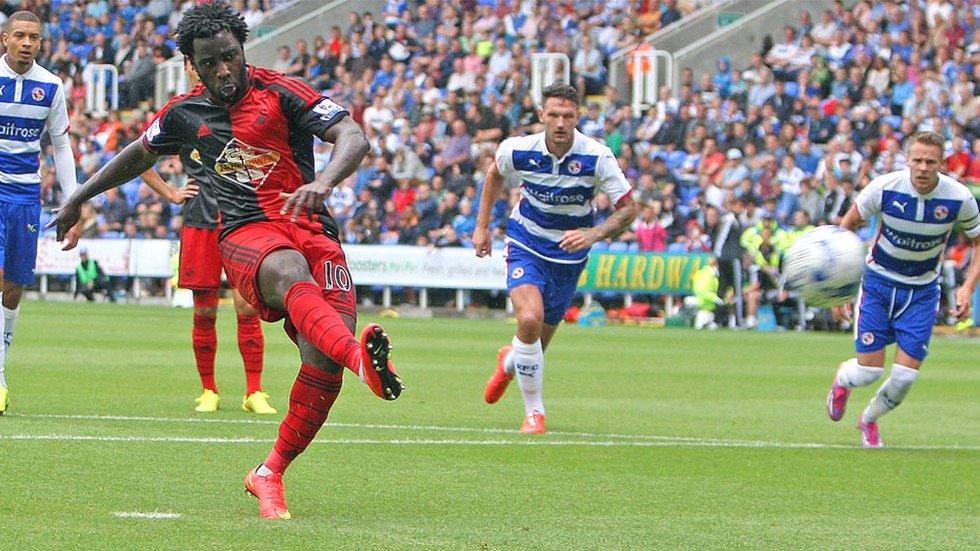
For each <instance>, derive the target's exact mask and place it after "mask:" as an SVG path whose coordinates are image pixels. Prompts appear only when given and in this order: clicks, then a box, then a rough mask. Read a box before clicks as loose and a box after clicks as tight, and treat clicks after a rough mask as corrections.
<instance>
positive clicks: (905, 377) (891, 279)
mask: <svg viewBox="0 0 980 551" xmlns="http://www.w3.org/2000/svg"><path fill="white" fill-rule="evenodd" d="M907 146H908V167H909V168H908V169H906V170H900V171H897V172H891V173H889V174H884V175H882V176H879V177H877V178H875V179H874V180H872V181H871V183H869V184H868V186H867V187H866V188H865V189H864V190H863V191H861V194H860V195H859V196H858V198H857V201H855V204H854V205H853V206H851V208H850V210H849V211H848V212H847V214H846V215H845V216H844V219H843V220H842V221H841V227H843V228H845V229H847V230H851V231H854V230H855V229H857V227H858V226H859V225H860V223H861V222H862V221H863V220H867V219H869V218H870V217H872V216H875V215H877V216H878V217H879V219H880V220H879V222H878V232H877V235H876V236H875V239H874V244H873V245H872V246H871V250H870V251H869V253H868V260H867V262H868V266H867V269H866V270H865V272H864V280H863V281H862V282H861V290H860V292H859V293H858V298H857V304H856V306H855V311H854V318H855V320H854V345H855V347H856V348H857V357H856V358H851V359H849V360H847V361H845V362H843V363H842V364H840V366H839V367H838V370H837V375H836V376H835V377H834V382H833V384H832V385H831V388H830V392H829V394H828V396H827V412H828V414H829V415H830V418H831V420H833V421H839V420H840V419H841V417H843V415H844V409H845V408H846V407H847V399H848V397H849V396H850V393H851V389H852V388H854V387H858V386H865V385H870V384H871V383H873V382H875V381H876V380H878V378H879V377H881V376H882V374H884V371H885V370H884V365H885V347H886V346H888V345H889V344H891V343H895V342H897V343H898V347H897V350H896V351H895V361H894V363H893V364H892V370H891V376H889V377H888V379H886V380H885V382H884V384H882V385H881V388H879V389H878V392H877V394H875V396H874V397H873V398H872V399H871V403H870V404H868V407H866V408H865V409H864V411H863V412H862V413H861V416H860V418H859V419H858V429H860V431H861V441H862V443H863V444H864V446H865V447H869V448H879V447H881V446H882V442H881V436H880V435H879V433H878V418H879V417H881V416H882V415H884V414H886V413H888V412H889V411H891V410H893V409H895V408H896V407H897V406H898V405H899V404H901V403H902V400H903V399H904V398H905V396H906V394H908V392H909V389H910V388H912V384H913V383H914V382H915V380H916V378H917V377H918V376H919V368H921V367H922V362H923V360H925V358H926V353H927V352H928V346H929V339H930V337H931V336H932V327H933V325H935V324H936V314H937V312H938V311H939V294H940V293H939V270H940V268H941V266H942V260H943V253H944V252H945V249H946V244H947V242H948V241H949V235H950V232H951V231H953V226H954V224H956V223H957V222H959V223H960V224H961V229H962V230H963V231H964V232H966V235H967V236H969V237H970V239H972V240H973V260H972V261H971V262H970V266H969V268H968V269H967V274H966V280H965V281H964V282H963V285H962V286H961V287H960V288H959V289H958V290H957V291H956V304H953V305H951V307H950V313H951V314H953V315H954V316H956V317H958V318H961V319H962V318H964V317H966V316H967V315H968V314H969V312H970V302H971V300H972V297H973V290H974V288H975V287H976V285H977V279H978V278H980V251H978V250H977V249H978V246H980V210H978V208H977V201H976V199H974V198H973V194H972V193H971V192H970V190H969V189H967V187H966V186H964V185H963V184H961V183H959V182H957V181H956V180H954V179H953V178H950V177H949V176H946V175H944V174H940V173H939V169H940V167H941V166H942V162H943V137H942V136H940V135H939V134H937V133H935V132H920V133H918V134H914V135H912V136H910V137H909V139H908V142H907Z"/></svg>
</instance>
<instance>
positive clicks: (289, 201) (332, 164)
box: [279, 117, 371, 222]
mask: <svg viewBox="0 0 980 551" xmlns="http://www.w3.org/2000/svg"><path fill="white" fill-rule="evenodd" d="M320 138H321V139H323V140H324V141H326V142H329V143H332V144H333V152H331V154H330V161H329V162H328V163H327V166H326V167H325V168H324V169H323V172H321V173H320V176H319V177H318V178H317V179H316V180H314V181H313V182H310V183H309V184H305V185H302V186H300V187H298V188H296V191H294V192H293V193H290V194H288V195H286V194H284V198H285V199H286V202H285V203H284V204H283V206H282V209H281V210H280V211H279V213H280V214H286V213H288V212H292V220H293V221H294V222H295V221H296V220H298V219H299V215H300V212H301V211H303V210H305V211H306V215H307V217H310V218H312V217H313V214H314V213H316V212H319V211H320V210H321V209H323V208H324V207H323V201H324V200H326V198H327V196H329V195H330V191H331V190H332V189H333V188H334V186H336V185H337V184H339V183H340V182H341V181H343V179H344V178H346V177H348V176H350V175H351V174H353V173H354V171H355V170H357V167H359V166H360V165H361V160H362V159H364V156H365V155H367V153H368V151H370V149H371V145H370V144H369V143H368V140H367V137H366V136H365V135H364V130H362V129H361V127H360V126H358V124H357V123H356V122H354V121H353V119H351V118H350V117H344V118H342V119H340V121H338V122H337V123H336V124H334V125H332V126H331V127H330V128H328V129H327V130H326V131H324V132H323V134H322V135H320Z"/></svg>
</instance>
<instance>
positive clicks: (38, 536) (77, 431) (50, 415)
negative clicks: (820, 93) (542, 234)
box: [0, 302, 980, 550]
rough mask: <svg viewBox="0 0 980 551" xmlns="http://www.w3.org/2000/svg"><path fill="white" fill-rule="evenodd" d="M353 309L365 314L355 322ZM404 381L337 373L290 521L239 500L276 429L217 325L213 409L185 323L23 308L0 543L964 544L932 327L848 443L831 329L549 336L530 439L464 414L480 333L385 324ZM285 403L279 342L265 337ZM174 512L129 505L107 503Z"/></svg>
mask: <svg viewBox="0 0 980 551" xmlns="http://www.w3.org/2000/svg"><path fill="white" fill-rule="evenodd" d="M366 321H370V318H369V317H368V316H365V318H364V319H362V324H363V323H364V322H366ZM381 321H382V322H383V323H384V324H385V326H386V328H387V330H388V331H389V333H390V334H391V336H392V341H393V343H394V345H395V347H396V350H395V352H394V359H395V361H396V363H397V366H398V368H399V371H400V372H401V374H402V375H403V379H404V381H405V384H406V385H407V387H408V388H407V390H406V391H405V392H404V393H403V394H402V397H401V398H400V399H399V400H397V401H396V402H393V403H384V402H382V401H380V400H378V399H376V398H374V397H373V395H371V394H370V392H369V391H368V390H367V388H366V387H364V386H363V385H362V384H360V383H359V382H358V381H356V380H355V379H354V378H353V377H347V379H346V383H345V388H344V390H343V392H342V395H341V398H340V399H339V400H338V402H337V404H336V405H335V406H334V409H333V411H332V414H331V417H330V420H329V421H328V423H329V424H328V425H327V426H325V427H324V429H323V430H322V431H321V432H320V434H319V437H318V439H317V440H316V441H315V442H314V444H313V445H312V446H311V447H310V448H309V449H308V450H307V452H306V453H305V454H304V455H302V456H301V457H300V458H299V459H298V460H297V461H296V462H295V463H294V464H293V467H292V468H291V469H290V471H289V472H288V473H287V475H286V477H285V481H286V486H287V494H286V495H287V499H288V503H289V506H290V510H291V511H292V514H293V520H291V521H285V522H269V521H264V520H262V519H260V518H258V506H257V502H256V501H255V500H254V499H253V498H252V497H251V496H248V495H246V494H245V492H244V490H243V489H242V482H241V481H242V477H243V476H244V475H245V473H246V471H248V469H250V468H251V467H253V466H254V465H256V464H257V463H258V462H259V461H261V460H262V459H263V458H264V456H265V454H266V452H267V451H268V450H269V448H270V446H271V443H272V441H273V439H274V437H275V434H276V430H277V423H278V417H277V418H274V419H273V418H268V417H264V418H259V417H256V416H254V415H251V414H246V413H244V412H242V411H241V410H240V407H239V406H240V403H241V396H242V392H243V388H244V375H243V372H242V368H241V360H240V357H239V355H238V350H237V343H236V338H235V322H234V313H233V311H232V310H231V308H230V307H226V306H223V307H222V308H221V309H220V312H219V325H218V339H219V351H218V365H217V379H218V384H219V386H220V388H221V392H222V397H223V402H222V409H221V411H219V412H218V413H216V414H213V415H207V416H202V415H198V414H195V413H194V412H193V411H192V407H193V399H194V398H195V397H196V396H197V394H198V393H199V387H198V379H197V373H196V371H195V369H194V366H193V355H192V352H191V348H190V326H191V313H190V312H189V311H187V310H173V309H168V308H163V307H138V306H113V305H105V304H95V305H89V304H81V303H75V304H55V303H37V302H25V304H24V305H23V308H22V313H21V317H20V320H19V322H18V326H17V336H16V339H15V341H14V345H13V348H12V349H11V352H10V358H9V361H8V366H7V377H8V380H9V382H10V384H11V408H10V413H9V414H8V415H7V416H4V417H0V549H4V550H6V549H209V550H213V549H232V548H235V549H270V550H271V549H341V548H344V549H404V548H425V549H650V548H663V549H734V548H744V549H758V548H772V549H799V548H819V549H861V548H866V549H907V548H914V549H964V548H969V547H974V546H976V544H977V542H978V541H980V475H978V472H980V471H978V466H980V430H978V427H980V408H978V407H977V405H978V398H980V369H978V367H980V365H978V362H977V357H978V353H980V342H977V341H970V340H959V339H950V338H945V339H934V340H933V344H932V347H931V348H932V354H931V355H930V357H929V359H928V361H927V363H926V365H925V367H924V370H923V375H922V377H921V378H920V379H919V381H918V382H917V383H916V386H915V387H914V389H913V390H912V392H911V393H910V395H909V397H908V398H907V400H906V403H905V404H903V405H902V406H901V408H899V409H898V410H896V411H895V412H893V413H891V414H890V415H888V416H887V417H885V418H883V420H882V422H881V427H882V436H883V439H884V441H885V444H886V445H888V446H890V447H889V448H888V449H884V450H863V449H860V448H859V447H858V443H859V435H858V432H857V431H856V430H855V429H854V422H855V417H856V415H857V414H858V413H859V411H860V410H861V408H862V407H863V406H864V405H865V404H866V403H867V400H868V399H869V398H870V396H871V394H872V393H873V392H874V387H872V388H865V389H859V390H857V391H855V393H854V395H853V397H852V402H851V407H850V409H849V411H848V413H847V415H846V417H845V419H844V420H843V421H842V422H840V423H831V422H830V421H828V420H827V416H826V413H825V411H824V398H825V393H826V391H827V387H828V384H829V383H830V379H831V376H832V374H833V371H834V366H835V365H836V364H837V362H839V361H840V360H842V359H844V358H846V357H848V356H849V355H850V354H851V350H852V348H851V342H850V339H849V338H848V336H847V335H844V334H826V333H823V334H821V333H806V334H802V333H782V334H757V333H754V332H716V333H711V334H708V333H696V332H693V331H683V330H668V329H651V328H638V327H605V328H598V329H586V328H579V327H576V326H568V327H563V328H562V329H561V330H560V331H559V332H558V334H557V336H556V338H555V341H554V342H553V347H552V349H551V350H549V352H548V355H547V363H546V374H547V375H546V384H545V403H546V405H547V407H548V428H549V431H550V433H549V434H547V435H545V436H543V437H525V436H522V435H520V434H517V432H516V429H517V428H518V426H519V424H520V421H521V416H522V413H523V409H522V407H521V405H520V404H521V401H520V394H519V392H518V391H517V389H516V388H512V389H511V390H510V391H508V393H507V394H506V395H505V396H504V398H503V400H501V402H500V403H499V404H496V405H494V406H488V405H486V404H484V403H483V400H482V389H483V383H484V381H485V380H486V378H487V376H488V375H489V374H490V372H491V370H492V369H493V365H494V362H495V358H496V350H497V348H498V347H499V346H500V345H501V344H504V343H505V342H507V341H508V340H509V339H510V335H511V334H512V332H513V329H514V327H513V326H512V325H509V324H507V323H504V322H500V321H470V320H445V319H442V320H409V319H397V320H381ZM265 334H266V343H267V349H266V371H265V376H264V382H265V386H266V389H267V390H268V391H269V392H270V393H271V395H272V403H273V405H275V406H276V407H278V408H280V411H283V410H284V409H285V405H286V400H287V397H288V392H289V388H290V386H291V384H292V382H293V379H294V376H295V373H296V371H297V368H298V367H299V361H298V356H297V354H296V352H295V350H294V349H293V347H292V344H291V343H290V342H289V341H288V339H287V338H286V337H285V335H284V334H283V333H282V331H281V329H280V327H279V326H273V325H265ZM152 512H157V513H168V514H170V515H169V516H170V517H171V518H155V519H145V518H126V517H125V516H123V517H120V514H126V513H152Z"/></svg>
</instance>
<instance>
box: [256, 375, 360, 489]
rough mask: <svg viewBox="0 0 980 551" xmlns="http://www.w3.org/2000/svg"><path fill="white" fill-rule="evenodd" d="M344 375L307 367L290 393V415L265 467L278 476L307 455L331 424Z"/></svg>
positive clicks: (288, 412)
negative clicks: (323, 429)
mask: <svg viewBox="0 0 980 551" xmlns="http://www.w3.org/2000/svg"><path fill="white" fill-rule="evenodd" d="M343 380H344V372H343V371H339V372H337V373H329V372H327V371H323V370H322V369H319V368H317V367H314V366H312V365H309V364H306V363H304V364H303V365H302V366H300V368H299V375H297V376H296V382H295V383H293V389H292V391H291V392H290V393H289V411H287V412H286V418H285V419H283V420H282V424H281V425H279V437H278V438H276V443H275V445H274V446H273V448H272V451H270V452H269V455H268V457H266V458H265V462H264V465H265V466H266V467H268V468H269V469H270V470H272V471H273V472H276V473H281V472H284V471H285V470H286V468H287V467H289V464H290V463H292V461H293V459H296V456H297V455H299V454H301V453H303V451H304V450H305V449H306V447H307V446H309V445H310V442H311V441H313V437H314V436H316V433H317V431H318V430H320V427H322V426H323V423H324V422H325V421H326V420H327V414H328V413H330V408H331V406H333V403H334V401H336V400H337V396H338V395H339V394H340V387H341V386H342V384H343Z"/></svg>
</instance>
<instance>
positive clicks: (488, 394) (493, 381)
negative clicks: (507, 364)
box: [483, 345, 514, 404]
mask: <svg viewBox="0 0 980 551" xmlns="http://www.w3.org/2000/svg"><path fill="white" fill-rule="evenodd" d="M511 348H513V347H512V346H510V345H508V346H502V347H500V350H498V351H497V368H496V369H495V370H494V372H493V375H491V376H490V378H489V379H488V380H487V384H486V386H484V387H483V399H484V400H486V401H487V403H488V404H493V403H496V402H497V400H499V399H500V397H501V396H503V395H504V391H505V390H507V385H508V384H510V382H511V381H512V380H514V376H513V375H512V374H509V373H507V370H506V369H505V368H504V360H505V359H506V358H507V354H509V353H510V350H511Z"/></svg>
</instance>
